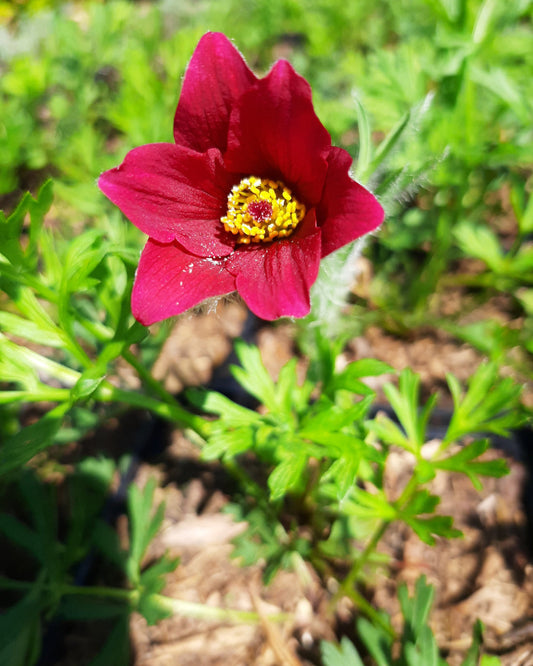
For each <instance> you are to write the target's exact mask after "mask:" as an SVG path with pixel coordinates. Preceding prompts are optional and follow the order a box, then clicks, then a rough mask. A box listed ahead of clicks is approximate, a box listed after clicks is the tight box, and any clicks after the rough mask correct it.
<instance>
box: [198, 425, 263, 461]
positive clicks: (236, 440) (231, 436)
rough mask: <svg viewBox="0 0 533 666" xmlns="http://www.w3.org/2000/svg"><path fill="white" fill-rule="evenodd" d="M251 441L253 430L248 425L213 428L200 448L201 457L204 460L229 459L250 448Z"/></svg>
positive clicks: (251, 445)
mask: <svg viewBox="0 0 533 666" xmlns="http://www.w3.org/2000/svg"><path fill="white" fill-rule="evenodd" d="M253 443H254V431H253V430H252V429H251V428H249V427H246V426H245V427H242V428H235V430H220V431H217V430H215V432H214V433H213V434H212V435H211V436H210V437H209V440H208V442H207V444H206V445H205V446H204V447H203V449H202V458H203V459H204V460H217V459H218V458H225V459H227V460H230V459H231V458H234V457H235V456H237V455H239V454H240V453H244V452H245V451H249V450H251V449H252V447H253Z"/></svg>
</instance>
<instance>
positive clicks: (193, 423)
mask: <svg viewBox="0 0 533 666" xmlns="http://www.w3.org/2000/svg"><path fill="white" fill-rule="evenodd" d="M94 398H95V399H96V400H100V401H101V402H122V403H124V404H126V405H131V406H132V407H140V408H142V409H149V410H150V411H151V412H153V413H154V414H157V416H160V417H161V418H163V419H166V420H167V421H171V422H173V423H177V424H179V425H181V426H183V427H186V428H191V430H194V431H195V432H197V433H198V434H199V435H201V436H202V437H207V436H208V435H209V432H210V424H209V421H206V420H205V419H203V418H202V417H201V416H197V415H196V414H191V413H190V412H188V411H187V410H186V409H183V407H181V406H180V405H178V403H177V402H176V401H174V400H173V404H169V403H168V402H161V401H160V400H157V399H156V398H152V397H150V396H148V395H143V394H142V393H137V392H135V391H126V390H124V389H120V388H117V387H116V386H113V384H110V383H109V382H102V384H100V386H99V387H98V389H97V390H96V391H95V393H94Z"/></svg>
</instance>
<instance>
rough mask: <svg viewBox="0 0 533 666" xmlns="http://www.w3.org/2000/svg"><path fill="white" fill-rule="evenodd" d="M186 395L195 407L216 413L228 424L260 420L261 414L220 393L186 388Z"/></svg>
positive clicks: (242, 424) (240, 424) (241, 423)
mask: <svg viewBox="0 0 533 666" xmlns="http://www.w3.org/2000/svg"><path fill="white" fill-rule="evenodd" d="M186 396H187V399H188V400H190V401H191V402H192V404H193V405H194V406H195V407H198V408H199V409H202V410H203V411H205V412H209V413H212V414H218V415H219V416H221V417H222V419H223V421H224V423H227V424H228V425H231V426H236V427H238V426H245V425H251V424H253V423H258V422H259V421H261V416H260V415H259V414H258V413H257V412H254V411H253V410H251V409H247V408H246V407H242V406H241V405H237V404H236V403H234V402H233V401H232V400H230V399H229V398H226V396H224V395H222V394H221V393H216V392H215V391H201V390H198V389H188V390H187V391H186Z"/></svg>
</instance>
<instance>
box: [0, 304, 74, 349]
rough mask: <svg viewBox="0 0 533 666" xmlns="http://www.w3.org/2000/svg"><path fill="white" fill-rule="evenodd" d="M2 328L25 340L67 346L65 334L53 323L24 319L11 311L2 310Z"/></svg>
mask: <svg viewBox="0 0 533 666" xmlns="http://www.w3.org/2000/svg"><path fill="white" fill-rule="evenodd" d="M0 328H1V329H2V331H3V332H4V333H9V334H10V335H16V336H17V337H19V338H24V340H29V341H30V342H35V343H36V344H38V345H45V346H47V347H58V348H60V349H62V348H64V347H65V336H64V335H62V334H61V332H60V331H58V329H57V328H56V326H55V325H53V323H51V325H49V326H43V325H42V323H41V322H35V321H31V320H29V319H24V318H23V317H19V316H18V315H14V314H12V313H10V312H0Z"/></svg>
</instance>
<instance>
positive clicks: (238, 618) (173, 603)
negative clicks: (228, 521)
mask: <svg viewBox="0 0 533 666" xmlns="http://www.w3.org/2000/svg"><path fill="white" fill-rule="evenodd" d="M34 587H35V582H29V581H19V580H11V579H10V578H5V577H4V576H0V588H3V589H8V590H21V591H22V590H30V589H34ZM42 588H43V589H46V590H54V592H56V593H58V595H59V596H67V595H72V596H83V597H99V598H106V599H112V600H116V601H120V602H123V603H125V604H127V605H128V606H129V607H130V608H131V609H132V610H133V609H135V608H136V606H137V603H138V601H139V590H123V589H120V588H116V587H102V586H94V587H92V586H88V587H79V586H77V585H67V584H65V585H57V584H50V583H49V584H44V585H42ZM149 598H150V601H151V603H152V604H154V605H157V606H159V608H160V609H162V610H166V611H168V612H169V613H171V614H177V615H184V616H186V617H197V618H201V619H205V620H220V621H223V622H242V623H253V624H259V623H260V622H261V618H260V616H259V615H258V614H257V613H255V612H253V611H241V610H235V609H232V608H217V607H215V606H206V605H205V604H198V603H194V602H192V601H183V600H181V599H172V598H171V597H167V596H165V595H163V594H151V595H149ZM288 617H289V615H288V614H287V613H275V614H273V615H269V616H268V619H269V620H271V621H273V622H283V621H285V620H287V619H288Z"/></svg>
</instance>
